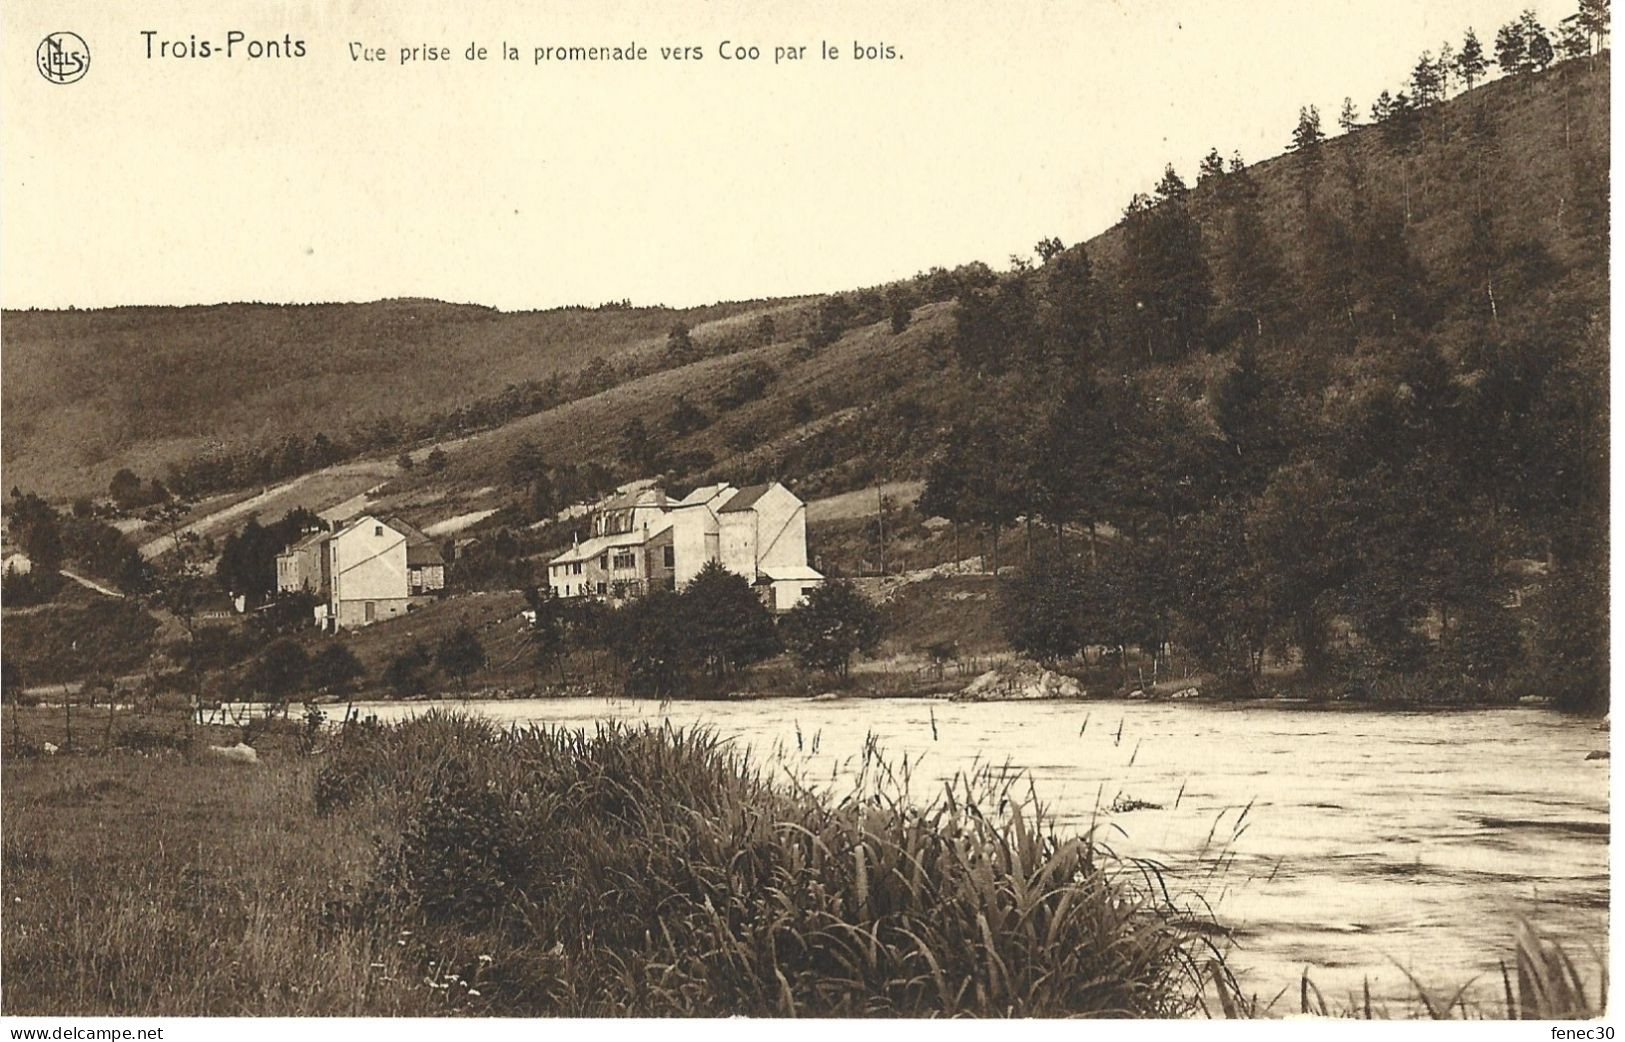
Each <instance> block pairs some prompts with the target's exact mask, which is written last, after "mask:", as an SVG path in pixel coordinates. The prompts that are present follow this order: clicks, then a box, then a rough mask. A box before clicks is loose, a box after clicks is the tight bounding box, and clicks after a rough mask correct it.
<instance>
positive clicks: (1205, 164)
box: [1196, 148, 1224, 187]
mask: <svg viewBox="0 0 1625 1042" xmlns="http://www.w3.org/2000/svg"><path fill="white" fill-rule="evenodd" d="M1223 176H1224V159H1223V157H1221V156H1220V155H1219V150H1218V149H1216V148H1213V149H1209V150H1208V154H1207V155H1205V156H1203V157H1202V162H1201V164H1200V165H1198V166H1197V168H1196V184H1197V187H1201V186H1202V185H1205V184H1208V183H1210V182H1213V181H1217V180H1218V179H1219V178H1221V177H1223Z"/></svg>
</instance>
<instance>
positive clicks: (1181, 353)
mask: <svg viewBox="0 0 1625 1042" xmlns="http://www.w3.org/2000/svg"><path fill="white" fill-rule="evenodd" d="M1188 194H1189V193H1188V191H1187V190H1186V188H1185V183H1184V181H1182V180H1181V179H1180V177H1179V175H1178V174H1177V173H1175V172H1174V169H1173V167H1171V166H1170V167H1168V168H1167V170H1166V171H1165V172H1164V174H1163V177H1162V180H1161V181H1160V182H1159V183H1158V185H1157V198H1156V200H1155V201H1153V200H1151V199H1148V198H1146V197H1144V196H1136V197H1135V198H1134V199H1132V200H1130V202H1129V207H1128V210H1127V211H1126V212H1125V214H1124V218H1125V220H1124V227H1123V230H1124V250H1123V260H1122V264H1121V268H1120V272H1119V285H1120V289H1121V292H1122V309H1123V310H1122V318H1123V324H1124V326H1125V327H1126V329H1127V331H1128V332H1129V334H1130V338H1131V339H1130V344H1131V345H1132V346H1133V347H1134V348H1137V349H1139V351H1141V352H1143V354H1144V357H1145V358H1146V359H1147V360H1148V361H1169V360H1172V359H1176V358H1182V357H1185V356H1186V355H1189V354H1190V353H1191V352H1192V351H1194V350H1195V349H1196V348H1198V347H1200V346H1203V345H1205V344H1206V342H1207V335H1208V318H1209V311H1210V310H1211V308H1212V305H1213V291H1212V274H1211V272H1210V271H1209V270H1208V266H1207V260H1206V257H1205V255H1204V249H1203V242H1202V227H1201V225H1200V224H1198V223H1197V221H1196V218H1195V217H1194V216H1193V215H1192V214H1191V213H1190V208H1189V207H1188V206H1187V205H1186V197H1187V195H1188Z"/></svg>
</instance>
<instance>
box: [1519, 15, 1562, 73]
mask: <svg viewBox="0 0 1625 1042" xmlns="http://www.w3.org/2000/svg"><path fill="white" fill-rule="evenodd" d="M1518 28H1519V29H1520V30H1521V31H1522V33H1523V45H1524V56H1525V67H1526V68H1533V69H1544V68H1546V66H1548V65H1550V64H1551V63H1552V60H1553V59H1554V58H1555V57H1557V55H1556V52H1554V51H1553V50H1552V38H1551V37H1550V36H1548V35H1547V34H1546V27H1545V26H1543V25H1541V24H1540V20H1539V19H1538V18H1536V17H1535V12H1534V11H1530V10H1525V11H1524V12H1523V14H1522V15H1520V16H1519V17H1518Z"/></svg>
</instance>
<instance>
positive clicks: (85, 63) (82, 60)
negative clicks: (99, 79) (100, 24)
mask: <svg viewBox="0 0 1625 1042" xmlns="http://www.w3.org/2000/svg"><path fill="white" fill-rule="evenodd" d="M34 64H35V65H37V66H38V67H39V72H40V75H41V76H44V77H45V78H46V79H48V80H50V81H51V82H52V83H75V82H77V81H79V80H82V79H84V78H85V73H87V72H89V71H90V45H89V44H87V43H85V40H84V37H82V36H80V35H79V34H78V33H69V32H60V33H52V34H51V35H49V36H47V37H46V38H45V39H43V40H41V41H40V45H39V50H38V51H36V52H35V59H34Z"/></svg>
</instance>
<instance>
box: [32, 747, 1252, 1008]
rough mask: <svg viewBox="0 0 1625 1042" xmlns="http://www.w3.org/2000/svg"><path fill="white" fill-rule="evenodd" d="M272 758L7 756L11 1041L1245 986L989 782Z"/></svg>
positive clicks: (597, 753) (606, 763) (667, 766)
mask: <svg viewBox="0 0 1625 1042" xmlns="http://www.w3.org/2000/svg"><path fill="white" fill-rule="evenodd" d="M13 723H14V724H15V722H13ZM30 724H32V725H33V728H34V730H36V731H38V730H40V728H41V726H42V725H41V722H38V721H30ZM86 733H87V735H88V733H89V732H86ZM52 737H58V738H65V736H61V735H54V734H53V735H52ZM194 737H196V736H194ZM209 737H215V736H213V735H211V736H209ZM264 737H265V738H267V739H268V740H267V741H266V742H264V743H263V745H262V755H261V757H260V759H261V762H260V763H258V764H253V765H250V764H243V763H239V762H235V761H229V760H227V759H225V758H223V757H219V756H211V755H209V754H208V753H207V752H206V751H205V752H199V751H198V750H197V748H196V747H194V748H192V749H171V750H167V751H157V752H149V753H148V754H146V755H143V754H140V753H135V752H132V751H130V750H128V749H125V748H122V747H115V748H113V749H112V750H111V751H110V752H109V753H108V754H107V755H88V754H87V753H88V749H86V751H85V752H84V753H80V754H69V753H59V754H57V755H52V756H28V757H22V756H8V757H6V759H5V762H4V786H3V799H4V815H5V822H6V829H5V836H4V851H5V854H4V862H3V869H4V884H3V885H4V890H5V893H6V894H7V895H8V897H11V898H12V899H13V900H12V902H9V907H8V909H7V915H6V916H5V919H4V922H3V930H4V942H5V943H4V977H3V980H4V994H3V996H0V1003H3V1005H4V1008H5V1012H6V1013H8V1014H21V1015H27V1014H55V1015H90V1014H114V1015H125V1016H133V1015H168V1016H176V1015H243V1014H256V1015H311V1014H339V1015H360V1016H377V1015H416V1016H426V1015H435V1014H444V1013H461V1014H469V1015H487V1016H492V1015H528V1016H540V1015H598V1016H603V1015H614V1014H623V1015H624V1014H626V1013H638V1014H642V1015H650V1016H654V1015H712V1016H717V1015H734V1014H756V1015H807V1014H814V1015H826V1016H841V1015H845V1016H852V1015H927V1014H1000V1015H1009V1014H1016V1015H1035V1016H1051V1015H1065V1014H1094V1015H1119V1016H1177V1015H1184V1014H1189V1013H1192V1012H1196V1011H1198V1009H1199V1005H1200V989H1201V987H1202V985H1203V983H1204V981H1206V980H1208V979H1209V978H1210V976H1211V974H1213V973H1214V972H1215V971H1217V972H1218V973H1219V975H1220V976H1219V978H1218V979H1221V980H1222V979H1224V978H1223V969H1222V964H1221V963H1217V962H1214V961H1213V959H1212V953H1211V952H1210V951H1209V949H1208V946H1207V945H1206V943H1205V942H1204V941H1203V940H1202V938H1201V934H1200V933H1199V932H1198V931H1197V930H1196V929H1194V928H1193V927H1192V926H1191V925H1190V924H1191V923H1192V921H1193V920H1192V917H1193V916H1194V915H1195V914H1196V913H1195V911H1194V909H1191V908H1182V907H1176V906H1175V905H1173V904H1172V903H1170V902H1167V901H1166V900H1164V899H1162V898H1160V897H1158V896H1157V895H1156V894H1155V893H1154V892H1153V891H1151V890H1150V889H1148V888H1146V887H1145V886H1144V885H1143V884H1137V883H1135V882H1134V878H1133V877H1135V876H1136V873H1135V872H1134V871H1133V870H1132V869H1130V868H1128V867H1127V866H1124V865H1119V864H1117V863H1116V862H1115V861H1113V860H1112V859H1111V858H1109V857H1107V856H1105V855H1104V854H1103V853H1102V852H1100V851H1097V850H1095V849H1094V848H1093V847H1091V846H1090V845H1089V844H1088V843H1087V842H1085V841H1083V840H1081V839H1080V838H1077V837H1070V838H1068V837H1064V836H1061V835H1059V834H1057V833H1056V832H1055V831H1054V830H1053V829H1052V828H1051V827H1050V826H1049V824H1048V823H1047V822H1046V821H1045V819H1044V817H1043V815H1042V814H1041V813H1039V812H1037V811H1036V808H1033V807H1031V806H1028V807H1026V809H1025V811H1015V810H1012V811H1011V812H1010V813H1004V814H1001V813H999V811H998V809H997V808H998V805H999V801H1000V800H1001V799H1004V798H1005V797H1007V796H1008V795H1009V793H1008V783H1000V782H999V781H998V780H997V779H994V778H991V777H989V776H983V777H978V778H967V779H965V781H964V787H963V789H962V790H961V794H960V796H959V797H958V799H957V800H955V801H941V800H939V801H937V802H935V803H932V804H931V805H928V806H916V805H914V804H913V803H911V802H910V801H909V800H908V798H907V789H906V779H905V778H903V777H901V776H899V775H897V774H895V773H894V772H893V768H892V767H891V766H890V765H888V764H887V763H885V762H884V761H883V760H881V758H880V757H879V755H878V753H876V754H875V755H874V757H873V759H872V761H871V762H870V764H869V774H868V775H867V777H866V778H865V780H864V781H863V782H862V785H861V791H862V793H863V795H864V796H865V797H866V798H865V799H863V800H861V801H848V802H834V801H830V800H827V799H824V798H822V797H818V796H814V795H812V794H811V793H809V792H807V791H805V790H801V789H798V788H795V787H793V786H787V785H785V784H783V783H780V782H776V781H772V780H770V779H769V778H768V777H766V776H764V774H763V773H762V772H761V771H760V770H759V769H758V767H757V766H755V765H753V764H751V763H748V762H747V761H746V760H745V759H744V758H742V757H741V756H740V755H739V754H738V753H737V752H735V751H733V750H731V749H730V748H729V747H728V746H727V745H726V744H725V743H721V742H719V741H718V740H716V738H715V737H713V736H712V735H710V734H708V733H705V732H677V731H672V730H665V729H653V728H608V729H600V730H599V731H597V732H596V734H592V735H584V734H582V733H580V732H572V731H568V730H549V729H530V730H527V731H503V730H501V729H499V728H497V727H493V726H491V725H490V724H487V723H483V722H480V721H476V720H471V719H466V718H464V719H458V718H452V717H448V716H444V715H436V716H432V717H430V718H427V719H422V720H418V721H414V722H409V723H403V724H400V725H397V726H392V727H356V728H351V729H349V730H348V731H346V732H342V733H338V734H334V735H331V736H329V738H328V739H327V741H326V742H325V743H324V745H323V747H322V748H321V750H320V751H319V752H306V751H305V747H302V746H301V745H300V743H299V741H298V740H297V736H296V735H290V734H283V733H274V732H267V734H266V735H265V736H264ZM979 807H985V808H986V810H985V812H984V811H982V810H979V809H978V808H979ZM652 923H659V924H660V929H659V931H658V934H655V933H651V931H650V924H652ZM90 924H94V925H93V926H92V925H90Z"/></svg>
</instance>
